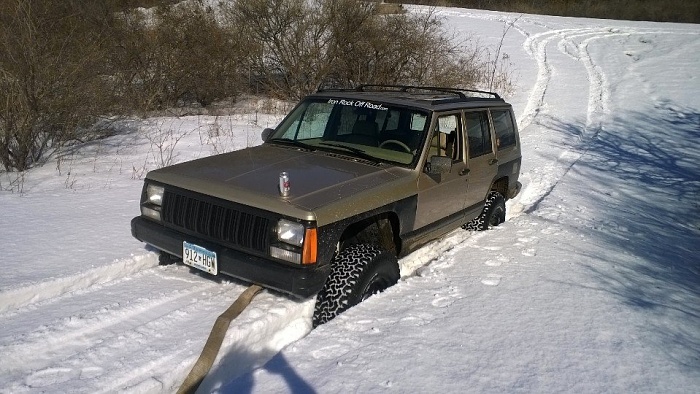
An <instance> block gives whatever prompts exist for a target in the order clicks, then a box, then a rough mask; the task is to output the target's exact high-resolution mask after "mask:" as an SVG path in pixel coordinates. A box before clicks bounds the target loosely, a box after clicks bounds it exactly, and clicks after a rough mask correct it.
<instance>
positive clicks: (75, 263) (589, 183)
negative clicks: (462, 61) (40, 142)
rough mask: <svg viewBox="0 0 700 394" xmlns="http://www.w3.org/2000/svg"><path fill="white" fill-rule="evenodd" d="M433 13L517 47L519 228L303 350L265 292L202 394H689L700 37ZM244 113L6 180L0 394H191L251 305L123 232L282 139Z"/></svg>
mask: <svg viewBox="0 0 700 394" xmlns="http://www.w3.org/2000/svg"><path fill="white" fill-rule="evenodd" d="M407 8H409V10H410V11H411V12H424V11H425V10H426V9H425V8H422V7H413V6H409V7H407ZM437 12H438V13H439V14H441V15H442V16H444V17H445V18H446V19H445V20H446V23H447V26H448V27H449V28H451V29H453V30H454V31H456V32H458V34H459V35H461V34H465V35H466V34H472V35H474V36H476V37H479V39H480V41H481V42H482V43H483V44H486V45H492V46H494V47H495V46H496V45H497V44H498V43H499V41H500V40H501V37H502V36H503V32H504V28H505V26H507V24H509V23H512V24H513V26H512V28H511V29H510V30H508V33H507V34H506V35H505V37H504V38H503V48H502V52H503V53H507V54H508V56H509V61H510V62H512V67H513V71H514V76H515V82H516V89H515V91H514V93H513V94H512V95H510V96H509V97H507V99H508V100H509V101H510V102H512V103H513V105H514V108H515V111H516V114H517V115H518V122H519V125H520V129H521V140H522V147H523V168H522V175H521V181H522V183H523V190H522V192H521V194H520V195H519V196H518V197H517V198H516V199H514V200H512V201H509V202H508V212H509V213H508V220H507V221H506V222H505V223H504V224H502V225H501V226H499V227H498V228H496V229H493V230H490V231H487V232H482V233H469V232H466V231H462V230H459V231H455V232H453V233H451V234H449V235H448V236H446V237H444V238H442V239H440V240H438V241H435V242H433V243H431V244H429V245H427V246H426V247H424V248H422V249H420V250H418V251H416V252H415V253H413V254H412V255H410V256H407V257H406V258H404V259H402V260H401V261H400V263H401V272H402V279H401V281H400V282H399V284H398V285H396V286H394V287H392V288H391V289H389V290H387V291H385V292H384V293H382V294H379V295H377V296H374V297H372V298H370V299H369V300H367V301H366V302H364V303H363V304H361V305H359V306H357V307H355V308H352V309H351V310H349V311H347V312H346V313H344V314H343V315H341V316H339V317H338V318H336V319H335V320H333V321H331V322H330V323H328V324H325V325H323V326H321V327H319V328H317V329H316V330H313V331H312V330H311V325H310V316H311V314H312V312H313V300H301V301H299V300H292V299H289V298H287V297H285V296H282V295H280V294H277V293H274V292H270V291H264V292H262V293H261V294H260V295H259V296H258V297H257V298H255V299H254V300H253V302H252V304H251V305H250V306H249V307H248V309H246V311H244V312H243V314H242V315H241V316H240V317H239V318H238V319H237V320H235V321H234V322H233V323H232V324H231V327H230V329H229V332H228V334H227V336H226V338H225V340H224V344H223V347H222V350H221V352H220V353H219V357H218V358H217V361H216V362H215V364H214V367H213V369H212V371H211V372H210V374H209V376H208V377H207V379H205V381H204V382H203V384H202V386H201V388H200V390H199V391H200V392H212V391H218V392H256V393H257V392H261V393H262V392H265V393H266V392H321V393H329V392H331V393H333V392H386V391H393V392H465V391H467V392H564V391H566V392H574V391H575V392H664V393H666V392H674V393H694V392H697V390H698V387H700V258H698V255H700V203H699V202H698V195H700V193H699V192H700V168H699V167H698V164H700V148H698V146H697V144H696V142H697V141H698V139H699V138H700V98H699V97H698V92H699V91H700V80H699V79H698V76H699V75H698V68H697V64H700V29H699V28H698V27H697V25H686V24H667V23H650V22H627V21H614V20H594V19H582V18H560V17H549V16H538V15H516V14H508V13H497V12H488V11H476V10H466V9H448V8H438V9H437ZM239 112H240V113H234V114H232V115H231V116H220V117H207V116H185V117H179V118H175V117H164V118H153V119H148V120H144V121H142V120H133V121H128V122H126V121H125V122H121V123H120V124H119V127H120V129H121V130H122V131H123V132H122V133H120V134H119V135H117V136H114V137H110V138H108V139H106V140H102V141H99V142H94V143H90V144H85V145H81V146H77V147H75V149H74V150H72V151H69V152H66V153H64V154H63V155H62V156H60V157H59V158H54V159H53V160H52V161H51V162H50V163H48V164H46V165H45V166H43V167H40V168H35V169H33V170H31V171H28V172H26V173H24V174H7V173H5V174H0V188H1V189H2V190H3V191H2V192H0V207H1V208H0V209H1V212H2V214H1V215H0V245H2V248H3V252H2V255H3V258H2V260H0V261H1V262H0V266H1V267H2V275H1V276H0V354H2V362H0V392H2V393H24V392H90V393H94V392H115V391H120V392H134V393H158V392H173V391H175V390H176V389H177V387H179V384H180V383H181V382H182V381H183V379H184V377H185V376H186V374H187V373H188V372H189V369H190V368H191V367H192V365H193V364H194V362H195V361H196V359H197V357H198V356H199V352H200V351H201V348H202V346H203V344H204V342H205V341H206V338H207V336H208V334H209V330H210V329H211V326H212V325H213V324H214V321H215V320H216V317H217V316H218V315H219V314H220V313H222V312H223V311H224V310H226V308H227V307H228V306H229V305H230V304H231V303H232V302H233V301H234V300H235V299H236V297H237V296H238V295H239V294H240V293H242V292H243V290H244V289H245V288H246V287H247V285H246V284H245V283H241V282H238V281H235V280H233V279H227V278H212V277H208V276H206V275H203V274H197V273H195V272H192V271H190V269H188V268H186V267H184V266H182V265H171V266H159V265H158V262H157V255H156V253H155V252H154V251H153V250H151V249H149V248H147V247H145V246H144V245H143V244H141V243H139V242H138V241H136V240H135V239H133V238H132V237H131V234H130V230H129V221H130V219H131V218H132V217H133V216H136V215H137V214H138V199H139V196H140V192H141V186H142V180H141V178H142V177H143V176H144V175H145V172H146V170H148V169H153V168H156V167H157V166H158V165H159V164H162V163H165V162H180V161H184V160H188V159H192V158H196V157H202V156H205V155H209V154H213V153H216V152H221V151H225V150H231V149H241V148H243V147H246V146H251V145H255V144H259V143H261V141H260V138H259V135H260V132H261V131H262V129H263V128H265V127H272V126H274V125H275V124H276V123H277V122H279V120H280V119H281V117H280V115H266V114H262V113H261V112H260V111H259V110H249V111H239ZM171 153H172V155H171Z"/></svg>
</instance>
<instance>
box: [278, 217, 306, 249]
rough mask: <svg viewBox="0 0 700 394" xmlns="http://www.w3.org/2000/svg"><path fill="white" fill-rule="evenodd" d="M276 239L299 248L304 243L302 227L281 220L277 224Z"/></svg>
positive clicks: (298, 224)
mask: <svg viewBox="0 0 700 394" xmlns="http://www.w3.org/2000/svg"><path fill="white" fill-rule="evenodd" d="M277 239H278V240H279V241H282V242H284V243H286V244H289V245H293V246H301V245H302V244H303V243H304V226H303V225H302V224H301V223H295V222H290V221H289V220H285V219H281V220H280V221H279V222H277Z"/></svg>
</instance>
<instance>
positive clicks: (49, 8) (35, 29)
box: [0, 0, 109, 171]
mask: <svg viewBox="0 0 700 394" xmlns="http://www.w3.org/2000/svg"><path fill="white" fill-rule="evenodd" d="M0 9H2V10H3V12H2V13H0V164H1V165H2V167H3V168H4V169H6V170H19V171H23V170H26V169H27V168H29V167H31V166H32V165H34V164H35V163H37V162H40V160H41V159H42V158H43V157H45V155H46V154H47V153H49V152H51V151H53V150H55V149H57V148H58V147H60V146H61V145H63V144H64V143H66V142H67V141H71V140H74V139H87V138H92V136H91V135H86V134H82V132H83V131H85V132H86V133H87V130H89V129H86V128H81V127H80V126H83V125H87V124H89V123H91V122H92V120H93V119H94V116H95V115H97V114H100V113H104V112H106V109H105V108H106V103H107V102H108V98H107V96H108V92H109V89H108V87H107V85H106V78H105V76H104V74H103V73H102V72H103V70H104V67H103V66H102V64H103V63H102V62H103V59H104V57H105V48H106V42H107V35H106V34H105V33H106V31H107V30H108V24H107V23H106V22H105V20H102V19H99V18H97V19H96V18H94V16H95V15H98V14H100V13H104V12H106V10H105V9H103V8H102V7H101V6H100V5H99V2H79V1H60V2H48V1H31V0H0ZM90 132H92V131H90Z"/></svg>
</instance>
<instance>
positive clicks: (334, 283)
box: [313, 244, 400, 327]
mask: <svg viewBox="0 0 700 394" xmlns="http://www.w3.org/2000/svg"><path fill="white" fill-rule="evenodd" d="M332 264H333V265H332V268H331V273H330V275H329V276H328V279H327V280H326V284H325V285H324V286H323V289H321V291H320V292H319V293H318V295H317V296H316V306H315V309H314V317H313V326H314V327H317V326H319V325H321V324H323V323H326V322H328V321H329V320H331V319H333V318H334V317H336V316H337V315H339V314H340V313H342V312H344V311H345V310H347V309H349V308H350V307H352V306H355V305H357V304H359V303H360V302H362V301H364V300H366V299H367V298H369V297H370V296H372V295H373V294H376V293H379V292H381V291H383V290H385V289H386V288H388V287H391V286H393V285H394V284H396V282H398V280H399V277H400V273H399V264H398V262H397V260H396V256H394V254H393V253H391V252H388V251H382V250H381V249H379V248H378V247H377V246H374V245H365V244H357V245H351V246H349V247H347V248H346V249H344V250H342V251H341V252H340V253H338V255H337V256H336V257H335V258H334V259H333V262H332Z"/></svg>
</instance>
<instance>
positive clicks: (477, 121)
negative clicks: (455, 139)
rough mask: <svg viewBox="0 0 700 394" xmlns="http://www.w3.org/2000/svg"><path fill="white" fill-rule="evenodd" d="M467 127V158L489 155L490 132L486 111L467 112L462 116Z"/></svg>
mask: <svg viewBox="0 0 700 394" xmlns="http://www.w3.org/2000/svg"><path fill="white" fill-rule="evenodd" d="M464 119H465V122H466V126H467V141H468V144H469V157H470V158H473V157H479V156H482V155H485V154H487V153H491V152H492V150H493V148H492V146H491V131H490V129H489V118H488V116H487V114H486V111H480V112H467V113H466V114H465V116H464Z"/></svg>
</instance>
